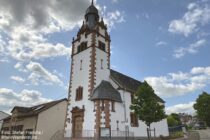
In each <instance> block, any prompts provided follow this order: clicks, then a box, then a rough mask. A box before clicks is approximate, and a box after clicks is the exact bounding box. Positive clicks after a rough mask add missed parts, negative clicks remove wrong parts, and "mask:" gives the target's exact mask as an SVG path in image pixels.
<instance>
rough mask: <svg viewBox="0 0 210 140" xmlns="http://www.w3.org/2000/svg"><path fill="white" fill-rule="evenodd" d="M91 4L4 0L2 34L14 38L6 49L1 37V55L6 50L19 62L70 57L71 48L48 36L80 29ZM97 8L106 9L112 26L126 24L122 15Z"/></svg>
mask: <svg viewBox="0 0 210 140" xmlns="http://www.w3.org/2000/svg"><path fill="white" fill-rule="evenodd" d="M89 5H90V1H87V0H76V1H75V0H59V1H58V0H45V1H40V0H36V1H25V0H19V1H18V2H17V1H7V0H3V1H0V17H1V18H0V33H2V32H4V33H5V34H6V35H7V36H8V38H10V39H9V41H7V42H5V43H7V44H8V45H5V43H4V45H3V46H2V44H3V43H2V42H1V38H0V52H1V51H2V50H3V49H4V50H5V51H4V53H7V54H8V55H9V56H12V57H13V58H14V59H17V60H18V61H30V60H37V59H43V58H52V57H58V56H67V57H69V56H70V53H71V49H70V48H69V47H67V46H65V45H64V44H61V43H59V42H57V43H52V42H51V41H50V40H49V38H48V35H51V34H53V33H55V32H62V31H70V30H72V29H73V28H75V27H79V26H80V25H81V23H82V20H83V17H84V14H85V11H86V9H87V7H88V6H89ZM97 7H98V8H99V9H102V10H101V12H102V13H103V15H104V20H105V23H107V24H108V26H109V27H114V25H115V24H116V23H121V22H122V21H124V18H123V14H122V12H120V11H118V10H116V11H114V12H108V11H103V9H106V8H101V6H100V5H97ZM69 41H70V40H69ZM5 46H7V47H5Z"/></svg>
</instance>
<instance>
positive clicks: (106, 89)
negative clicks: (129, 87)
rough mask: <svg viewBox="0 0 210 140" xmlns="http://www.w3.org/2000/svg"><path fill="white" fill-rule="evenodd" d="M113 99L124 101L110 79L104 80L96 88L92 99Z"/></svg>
mask: <svg viewBox="0 0 210 140" xmlns="http://www.w3.org/2000/svg"><path fill="white" fill-rule="evenodd" d="M104 99H107V100H112V101H116V102H122V99H121V96H120V93H119V91H117V90H116V89H115V88H114V87H113V86H112V85H111V84H110V83H109V82H108V81H104V80H103V81H102V82H101V83H100V84H99V85H98V86H97V87H96V88H95V89H94V90H93V94H92V96H91V97H90V100H92V101H94V100H104Z"/></svg>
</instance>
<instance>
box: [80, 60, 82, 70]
mask: <svg viewBox="0 0 210 140" xmlns="http://www.w3.org/2000/svg"><path fill="white" fill-rule="evenodd" d="M80 70H82V60H80Z"/></svg>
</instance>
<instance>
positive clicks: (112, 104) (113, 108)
mask: <svg viewBox="0 0 210 140" xmlns="http://www.w3.org/2000/svg"><path fill="white" fill-rule="evenodd" d="M111 107H112V112H115V102H114V101H112V102H111Z"/></svg>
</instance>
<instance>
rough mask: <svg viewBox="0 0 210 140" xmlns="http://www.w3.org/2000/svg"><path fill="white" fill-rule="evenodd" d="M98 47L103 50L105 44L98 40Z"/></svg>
mask: <svg viewBox="0 0 210 140" xmlns="http://www.w3.org/2000/svg"><path fill="white" fill-rule="evenodd" d="M98 48H99V49H101V50H102V51H105V44H104V43H103V42H101V41H98Z"/></svg>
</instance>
